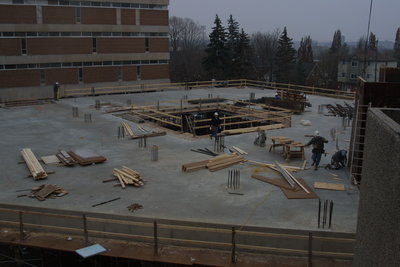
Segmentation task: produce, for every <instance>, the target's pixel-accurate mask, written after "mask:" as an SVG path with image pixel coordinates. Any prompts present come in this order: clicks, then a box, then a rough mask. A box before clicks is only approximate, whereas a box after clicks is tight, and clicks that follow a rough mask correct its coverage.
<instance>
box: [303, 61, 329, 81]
mask: <svg viewBox="0 0 400 267" xmlns="http://www.w3.org/2000/svg"><path fill="white" fill-rule="evenodd" d="M302 68H303V70H304V74H305V84H306V85H307V86H315V87H325V86H326V81H325V78H324V73H323V71H322V70H321V68H320V66H319V63H318V61H314V62H304V63H302Z"/></svg>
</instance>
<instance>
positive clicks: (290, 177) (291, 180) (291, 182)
mask: <svg viewBox="0 0 400 267" xmlns="http://www.w3.org/2000/svg"><path fill="white" fill-rule="evenodd" d="M275 165H276V166H277V168H278V170H279V171H280V173H281V174H282V176H283V178H285V180H286V182H288V184H289V185H290V187H291V188H294V187H295V185H296V184H297V185H298V186H300V188H301V189H303V190H304V192H306V193H307V194H309V193H310V191H308V190H307V188H305V187H304V186H303V185H302V184H301V183H300V182H299V181H298V180H297V179H296V178H295V177H294V176H293V174H291V173H290V171H289V170H287V169H286V168H285V167H284V166H282V165H281V164H279V163H278V162H275Z"/></svg>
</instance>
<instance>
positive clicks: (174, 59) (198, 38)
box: [169, 17, 206, 81]
mask: <svg viewBox="0 0 400 267" xmlns="http://www.w3.org/2000/svg"><path fill="white" fill-rule="evenodd" d="M169 27H170V28H169V35H170V45H171V50H172V51H171V61H170V69H171V80H173V81H192V80H200V79H202V77H203V69H202V66H201V61H202V58H203V56H204V47H205V43H206V41H205V36H206V34H205V26H202V25H199V24H198V23H196V22H194V21H193V20H192V19H189V18H179V17H171V18H170V22H169Z"/></svg>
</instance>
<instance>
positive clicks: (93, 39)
mask: <svg viewBox="0 0 400 267" xmlns="http://www.w3.org/2000/svg"><path fill="white" fill-rule="evenodd" d="M92 52H93V53H97V39H96V38H92Z"/></svg>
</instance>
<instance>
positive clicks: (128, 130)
mask: <svg viewBox="0 0 400 267" xmlns="http://www.w3.org/2000/svg"><path fill="white" fill-rule="evenodd" d="M121 125H122V127H123V128H124V132H125V135H129V136H130V137H133V136H136V135H135V133H134V132H133V130H132V128H131V127H130V126H129V124H128V123H126V122H121Z"/></svg>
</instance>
